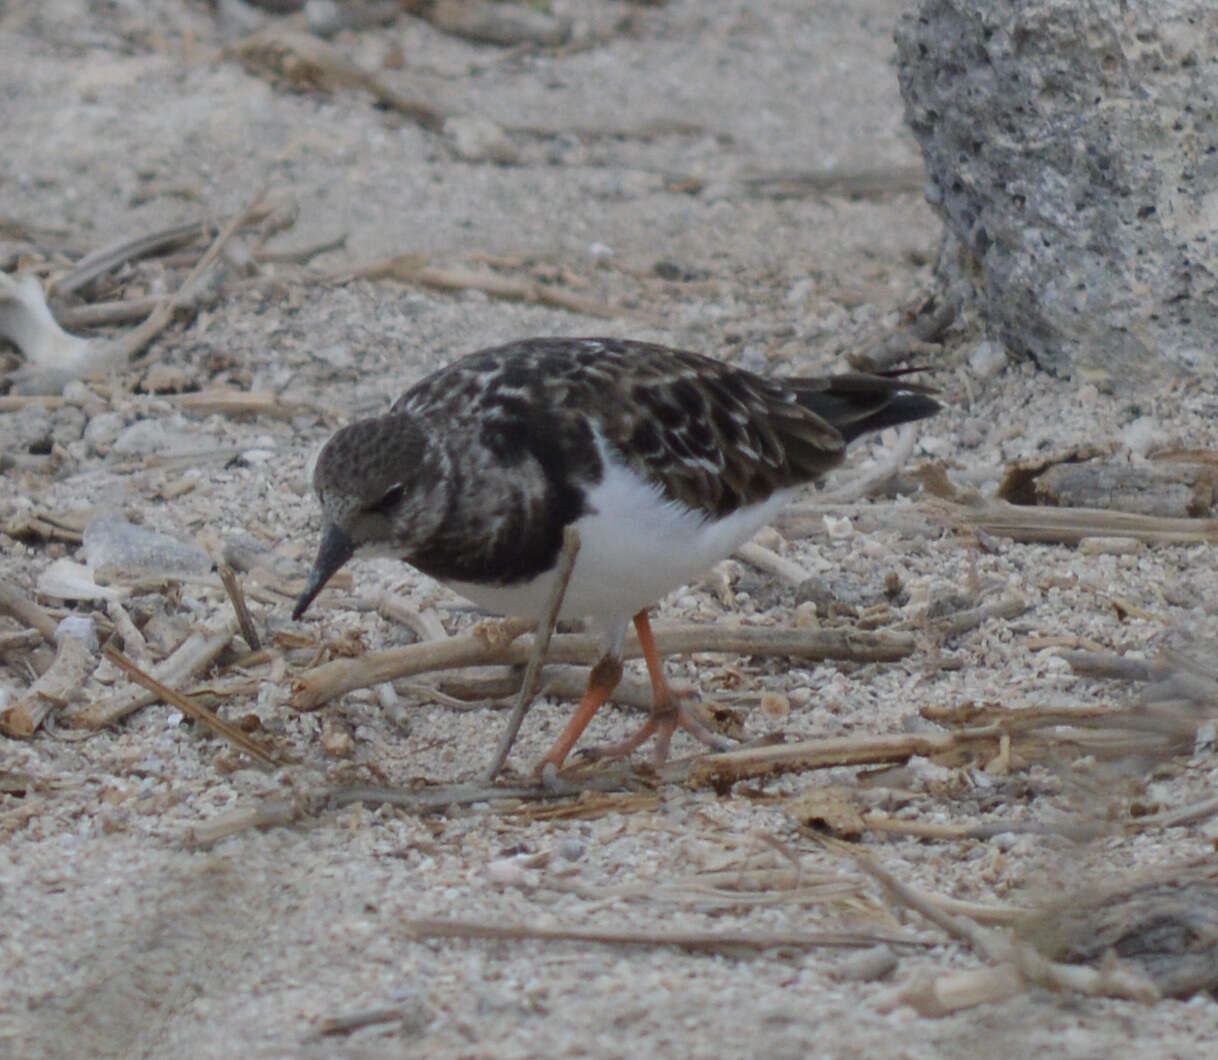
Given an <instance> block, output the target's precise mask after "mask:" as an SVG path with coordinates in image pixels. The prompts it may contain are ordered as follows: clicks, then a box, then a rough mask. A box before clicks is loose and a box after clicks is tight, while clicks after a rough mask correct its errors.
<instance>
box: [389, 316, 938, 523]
mask: <svg viewBox="0 0 1218 1060" xmlns="http://www.w3.org/2000/svg"><path fill="white" fill-rule="evenodd" d="M839 381H840V382H839ZM910 389H913V390H917V389H920V388H918V387H916V386H912V387H911V386H910V385H908V384H903V383H899V382H896V381H895V380H891V379H888V378H886V377H881V376H863V375H847V376H830V377H825V378H801V379H789V380H788V379H778V380H775V379H767V378H765V377H763V376H759V375H756V374H754V373H752V372H748V371H745V370H744V369H740V368H735V367H733V366H731V365H728V364H725V363H723V362H721V361H716V360H714V359H712V358H710V357H704V356H702V355H701V354H697V353H690V352H687V351H683V350H673V349H670V348H668V347H666V346H658V345H655V344H652V343H644V342H633V341H629V340H617V339H563V338H541V339H526V340H523V341H521V342H515V343H510V344H508V345H506V346H498V347H495V348H492V349H488V350H482V351H479V352H478V353H473V354H470V355H469V356H468V357H464V358H462V359H461V360H459V361H456V362H455V363H454V364H452V365H450V366H449V367H448V368H445V369H442V370H441V371H439V372H437V373H435V374H434V375H432V376H429V377H428V378H427V379H425V380H423V381H422V382H421V383H419V384H418V385H417V386H415V387H413V388H412V389H411V390H409V391H407V393H405V394H403V395H402V397H401V398H399V399H398V401H397V402H396V403H395V404H394V406H393V411H395V412H399V411H410V412H413V413H415V414H417V415H419V416H421V417H423V418H428V417H432V418H434V417H443V418H444V420H445V422H446V424H447V425H449V426H450V427H451V426H464V427H465V428H466V429H467V430H468V431H469V432H470V433H471V437H473V436H478V437H481V438H482V439H483V440H484V441H486V442H487V443H488V445H491V446H492V447H494V446H500V447H502V445H503V442H502V440H503V439H519V440H520V444H521V445H526V444H527V446H528V447H529V448H530V450H531V451H533V452H534V453H535V454H538V455H539V458H541V459H543V460H544V461H545V462H546V463H547V464H548V465H549V470H550V471H552V472H554V473H557V472H559V471H560V470H565V472H566V473H569V474H574V475H582V476H590V477H591V476H595V475H596V473H597V472H598V471H599V463H600V462H599V458H597V457H596V456H595V453H594V452H593V453H592V454H590V455H591V459H584V458H583V456H581V455H580V453H581V450H582V452H583V453H584V454H587V453H588V449H589V446H588V439H587V435H586V432H587V425H588V424H589V423H591V424H595V426H596V427H597V428H599V430H600V431H601V433H602V434H603V435H604V437H605V439H606V441H607V442H608V443H609V444H610V445H612V446H613V447H614V449H615V450H617V451H618V453H619V454H620V455H621V457H622V458H623V459H624V460H626V461H627V463H629V464H630V465H631V466H632V467H633V468H635V469H636V470H637V471H638V472H639V473H640V474H641V475H643V476H644V477H646V478H648V479H650V480H651V481H652V482H654V483H655V484H656V485H657V486H658V487H659V488H660V489H661V490H662V492H663V493H664V494H665V495H666V496H668V497H670V498H672V499H673V500H677V501H680V502H682V503H684V504H686V505H688V506H689V507H691V508H695V509H699V510H701V511H704V512H706V513H707V514H708V515H726V514H728V513H730V512H733V511H735V510H736V509H737V508H740V507H742V506H744V505H748V504H754V503H757V502H759V501H762V500H765V499H766V498H767V497H769V496H770V495H771V494H772V493H773V492H774V491H775V490H778V489H783V488H787V487H790V486H796V485H799V484H801V483H804V482H811V481H815V480H816V479H818V478H820V477H821V476H822V475H824V474H825V472H827V471H829V470H830V469H831V468H833V467H835V466H836V465H837V464H839V463H840V462H841V460H842V457H843V455H844V452H845V447H846V442H847V440H848V439H849V438H852V437H855V436H856V435H857V434H859V433H862V432H863V431H864V430H871V429H875V428H876V427H878V426H884V425H886V423H887V422H888V421H886V420H884V413H885V410H886V409H893V408H894V400H895V396H896V395H897V394H898V392H899V391H904V390H910ZM924 400H925V401H926V402H927V403H928V404H929V405H930V407H931V408H932V409H933V408H937V406H936V405H934V403H933V402H930V401H929V399H924ZM899 411H900V410H896V411H895V412H894V413H893V417H892V418H891V422H904V420H906V419H911V418H917V415H918V414H915V415H909V414H905V415H899V414H897V413H899ZM919 414H921V415H929V412H922V413H919ZM839 428H840V429H839ZM556 450H563V451H564V452H562V453H559V452H557V451H556ZM506 451H507V450H506V449H505V452H506ZM547 454H549V459H547V458H546V457H547Z"/></svg>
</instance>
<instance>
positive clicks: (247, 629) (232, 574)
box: [216, 563, 262, 651]
mask: <svg viewBox="0 0 1218 1060" xmlns="http://www.w3.org/2000/svg"><path fill="white" fill-rule="evenodd" d="M216 571H217V572H218V573H219V575H220V581H221V582H223V584H224V590H225V592H227V593H228V598H229V600H231V601H232V604H233V613H234V614H235V615H236V618H237V625H238V626H239V627H240V629H241V636H243V637H244V638H245V643H246V644H247V645H249V649H250V651H258V650H259V649H260V648H261V647H262V638H261V637H259V636H258V630H257V629H256V628H255V626H254V620H253V618H252V617H250V609H249V608H248V607H246V606H245V594H244V593H243V592H242V591H241V582H240V581H239V580H238V578H237V573H236V571H234V570H233V568H232V567H230V566H229V565H228V564H227V563H220V564H217V566H216Z"/></svg>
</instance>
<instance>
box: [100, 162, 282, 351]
mask: <svg viewBox="0 0 1218 1060" xmlns="http://www.w3.org/2000/svg"><path fill="white" fill-rule="evenodd" d="M266 191H267V185H263V186H262V187H261V188H259V189H258V191H256V192H255V193H254V196H253V198H252V199H250V201H249V202H248V203H247V204H246V206H245V208H244V209H243V210H241V211H240V212H239V213H237V214H236V215H235V216H234V217H232V218H231V219H230V220H229V222H228V223H227V224H226V225H225V226H224V227H223V228H221V229H220V232H219V234H218V235H217V236H216V238H215V239H214V240H213V241H212V244H211V246H209V247H208V248H207V250H206V251H205V252H204V254H203V256H202V257H201V258H200V259H199V261H198V264H197V265H195V267H194V268H193V269H191V270H190V273H189V274H188V275H187V277H186V279H185V280H183V281H182V286H181V287H179V288H178V289H177V290H176V291H175V292H174V293H173V294H171V295H170V296H169V297H167V298H164V299H162V300H161V302H160V304H159V305H158V306H157V307H156V308H155V309H154V310H153V311H152V312H151V313H150V314H149V315H148V319H147V320H145V321H144V322H143V323H142V324H137V325H136V326H135V327H134V328H132V329H131V330H130V331H128V332H126V333H125V334H124V335H123V336H122V337H121V338H119V339H118V340H116V341H117V343H118V348H119V349H120V350H121V351H122V355H121V360H120V363H126V361H127V359H128V358H130V357H131V356H132V355H134V354H136V353H138V352H139V351H140V350H142V349H143V348H144V347H145V346H147V345H148V343H150V342H151V341H152V340H153V339H155V338H156V337H157V336H158V335H159V334H160V333H161V332H162V331H164V330H165V328H166V327H168V326H169V322H170V321H171V320H172V319H173V315H174V313H176V312H177V311H178V309H179V308H181V307H182V306H185V305H187V304H188V303H189V301H190V299H191V298H193V297H194V294H195V287H196V285H197V284H198V282H199V279H200V278H201V277H202V275H203V273H205V272H206V271H207V269H208V268H210V267H211V264H212V262H214V261H215V260H216V258H218V257H219V256H220V252H221V251H222V250H223V249H224V248H225V246H227V245H228V242H229V240H231V239H232V238H233V236H235V235H236V234H237V233H238V232H239V231H240V230H241V229H242V228H243V227H244V226H245V225H247V224H249V222H250V219H251V218H252V217H254V216H255V215H256V213H257V211H258V208H259V204H260V203H261V201H262V197H263V196H264V195H265V194H266Z"/></svg>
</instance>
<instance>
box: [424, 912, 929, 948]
mask: <svg viewBox="0 0 1218 1060" xmlns="http://www.w3.org/2000/svg"><path fill="white" fill-rule="evenodd" d="M406 927H407V929H408V930H409V931H410V932H411V933H412V934H413V935H414V936H415V937H417V938H461V939H517V940H519V939H541V940H543V941H547V942H594V943H599V944H601V945H607V946H674V947H677V948H679V949H685V950H696V951H699V952H703V953H719V952H723V951H730V950H738V949H745V950H769V949H788V950H793V949H813V948H825V947H830V948H834V949H843V948H847V949H863V948H866V947H869V946H876V945H879V944H881V943H883V944H885V945H894V946H925V945H926V943H925V942H924V941H923V940H922V939H919V938H917V937H915V936H911V935H902V934H898V933H896V932H884V931H819V932H809V933H806V934H802V935H799V934H793V933H792V934H782V935H762V934H754V933H752V932H709V931H590V930H576V929H572V928H554V927H541V926H539V925H533V924H503V923H496V922H494V921H470V920H442V919H439V918H426V919H418V920H407V921H406Z"/></svg>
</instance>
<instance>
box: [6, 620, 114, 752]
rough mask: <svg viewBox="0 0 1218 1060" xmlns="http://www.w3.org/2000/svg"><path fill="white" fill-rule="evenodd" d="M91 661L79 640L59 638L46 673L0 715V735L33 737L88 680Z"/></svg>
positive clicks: (78, 638)
mask: <svg viewBox="0 0 1218 1060" xmlns="http://www.w3.org/2000/svg"><path fill="white" fill-rule="evenodd" d="M91 661H92V652H90V651H89V649H88V648H87V647H86V646H85V643H84V641H83V640H81V639H80V637H74V636H72V635H71V634H65V635H64V636H61V637H60V638H59V646H58V648H57V649H56V652H55V661H54V662H53V663H52V664H51V666H50V668H49V669H48V670H47V672H46V673H44V674H43V675H42V676H41V677H39V678H38V680H37V681H35V682H34V683H33V685H31V686H30V690H29V691H28V692H26V694H25V695H23V696H21V697H20V698H19V699H18V700H17V701H16V702H15V703H13V704H12V705H11V706H9V707H6V708H5V709H4V710H3V711H0V731H3V732H4V733H6V734H7V735H9V736H33V735H34V732H35V731H36V730H37V728H38V726H39V725H41V724H42V721H43V719H44V718H45V717H46V716H47V715H48V714H50V713H51V711H53V710H56V709H58V708H60V707H64V706H66V705H67V704H68V703H69V702H71V700H72V699H73V698H75V697H76V696H77V695H79V693H80V689H81V686H82V685H83V684H84V683H85V680H86V679H87V678H88V676H89V664H90V662H91Z"/></svg>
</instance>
